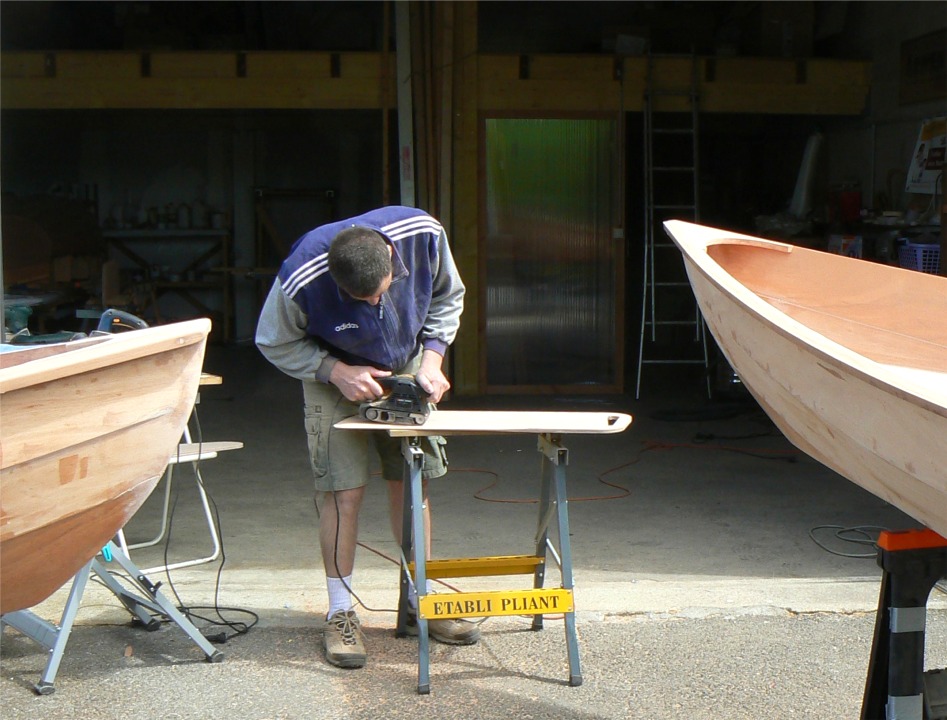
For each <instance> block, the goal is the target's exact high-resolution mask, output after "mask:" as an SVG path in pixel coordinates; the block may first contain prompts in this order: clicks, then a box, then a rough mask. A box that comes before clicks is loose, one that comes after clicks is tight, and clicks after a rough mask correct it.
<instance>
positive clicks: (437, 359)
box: [416, 350, 450, 404]
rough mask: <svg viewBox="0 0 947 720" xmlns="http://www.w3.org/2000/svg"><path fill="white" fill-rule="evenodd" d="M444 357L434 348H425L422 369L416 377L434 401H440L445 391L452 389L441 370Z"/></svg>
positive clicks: (422, 356)
mask: <svg viewBox="0 0 947 720" xmlns="http://www.w3.org/2000/svg"><path fill="white" fill-rule="evenodd" d="M443 362H444V358H443V357H441V356H440V355H439V354H438V353H436V352H434V351H433V350H425V351H424V353H423V354H422V355H421V369H420V370H418V374H417V375H416V379H417V381H418V385H420V386H421V389H422V390H423V391H424V392H426V393H427V394H428V395H429V396H430V397H429V400H430V401H431V402H432V403H435V404H436V403H439V402H440V401H441V398H442V397H444V393H446V392H447V391H448V390H450V383H449V382H448V380H447V378H446V377H445V376H444V372H443V371H442V370H441V364H442V363H443Z"/></svg>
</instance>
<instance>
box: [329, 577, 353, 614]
mask: <svg viewBox="0 0 947 720" xmlns="http://www.w3.org/2000/svg"><path fill="white" fill-rule="evenodd" d="M326 585H327V586H328V588H329V613H328V614H327V615H326V619H327V620H328V619H329V618H330V617H332V616H333V615H335V614H336V613H337V612H338V611H339V610H342V611H343V612H348V611H349V610H351V609H352V595H351V593H350V592H349V588H350V587H352V576H351V575H349V576H348V577H344V578H336V577H326Z"/></svg>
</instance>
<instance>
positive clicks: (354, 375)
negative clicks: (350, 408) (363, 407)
mask: <svg viewBox="0 0 947 720" xmlns="http://www.w3.org/2000/svg"><path fill="white" fill-rule="evenodd" d="M389 375H391V373H390V372H389V371H387V370H379V369H378V368H373V367H371V366H366V365H346V364H345V363H344V362H342V361H339V362H337V363H336V364H335V365H334V366H333V367H332V372H330V373H329V382H331V383H332V384H333V385H335V386H336V387H337V388H339V390H340V391H341V392H342V394H343V395H344V396H345V397H346V398H348V399H349V400H351V401H352V402H368V401H371V400H375V399H377V398H379V397H381V396H382V394H383V393H384V390H383V389H382V387H381V385H379V384H378V383H377V382H375V378H382V377H388V376H389Z"/></svg>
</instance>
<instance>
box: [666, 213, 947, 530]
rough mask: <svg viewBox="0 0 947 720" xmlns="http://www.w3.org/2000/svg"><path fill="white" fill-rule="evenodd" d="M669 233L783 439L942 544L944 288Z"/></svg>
mask: <svg viewBox="0 0 947 720" xmlns="http://www.w3.org/2000/svg"><path fill="white" fill-rule="evenodd" d="M666 228H667V230H668V233H669V234H670V235H671V237H672V238H673V239H674V241H675V243H677V245H678V246H679V247H680V248H681V250H682V252H683V254H684V261H685V266H686V269H687V273H688V277H689V279H690V282H691V286H692V287H693V289H694V294H695V296H696V297H697V301H698V303H699V305H700V308H701V312H702V313H703V316H704V319H705V321H706V323H707V326H708V328H709V329H710V331H711V333H712V334H713V336H714V338H715V339H716V340H717V343H718V345H719V346H720V349H721V351H722V352H723V354H724V355H725V356H726V358H727V360H728V361H729V362H730V364H731V366H732V367H733V369H734V370H735V371H736V372H737V374H738V375H739V376H740V379H741V381H742V382H743V384H744V385H745V386H746V387H747V389H748V390H749V391H750V392H751V393H752V394H753V396H754V397H755V398H756V400H757V401H758V402H759V403H760V405H761V407H762V408H763V409H764V410H765V411H766V413H767V414H768V415H769V417H770V418H771V419H772V420H773V422H774V423H775V424H776V425H777V426H778V427H779V429H780V430H781V431H782V432H783V433H784V434H785V435H786V437H787V438H788V439H789V440H790V441H791V442H792V443H793V444H795V445H796V446H797V447H799V448H800V449H801V450H803V451H804V452H806V453H807V454H809V455H811V456H812V457H813V458H815V459H816V460H818V461H820V462H822V463H823V464H825V465H826V466H828V467H830V468H832V469H833V470H835V471H836V472H838V473H839V474H841V475H843V476H844V477H846V478H848V479H849V480H851V481H852V482H854V483H856V484H858V485H860V486H861V487H863V488H865V489H866V490H868V491H869V492H871V493H873V494H875V495H877V496H878V497H880V498H882V499H884V500H886V501H888V502H890V503H891V504H893V505H895V506H897V507H898V508H900V509H901V510H903V511H904V512H905V513H907V514H908V515H910V516H911V517H913V518H915V519H916V520H917V521H918V522H919V523H921V524H923V525H926V526H928V527H930V528H931V529H933V530H935V531H936V532H938V533H940V534H941V535H947V442H945V440H947V280H945V279H944V278H940V277H936V276H933V275H927V274H923V273H918V272H913V271H908V270H901V269H898V268H892V267H889V266H885V265H880V264H877V263H869V262H866V261H862V260H857V259H852V258H845V257H841V256H836V255H831V254H828V253H821V252H818V251H814V250H808V249H805V248H799V247H793V246H790V245H785V244H782V243H775V242H770V241H766V240H761V239H759V238H754V237H752V236H748V235H740V234H737V233H731V232H728V231H725V230H719V229H715V228H707V227H703V226H698V225H693V224H690V223H684V222H679V221H670V222H668V223H666Z"/></svg>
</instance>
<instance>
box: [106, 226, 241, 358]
mask: <svg viewBox="0 0 947 720" xmlns="http://www.w3.org/2000/svg"><path fill="white" fill-rule="evenodd" d="M102 236H103V237H104V238H105V241H106V243H107V244H108V247H109V256H110V258H111V259H114V260H116V261H117V262H119V264H120V266H121V277H122V286H123V289H124V288H125V287H127V286H137V287H147V288H148V292H149V293H150V294H151V297H152V299H153V303H152V305H153V307H152V308H151V313H152V317H151V318H150V319H151V320H154V321H155V322H157V323H161V322H167V321H169V320H172V319H175V320H183V319H187V318H191V317H210V318H211V319H212V320H213V321H214V328H215V330H214V333H213V334H214V335H216V337H217V339H218V340H222V341H223V342H229V341H230V340H232V338H233V316H234V303H233V288H232V280H231V273H230V266H231V262H232V260H231V258H232V252H233V247H232V246H233V241H232V236H231V234H230V231H229V230H228V229H226V228H214V229H190V230H182V229H159V228H155V229H151V228H144V229H123V230H107V231H104V232H103V233H102ZM146 319H148V318H146Z"/></svg>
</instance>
